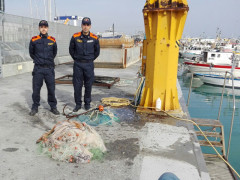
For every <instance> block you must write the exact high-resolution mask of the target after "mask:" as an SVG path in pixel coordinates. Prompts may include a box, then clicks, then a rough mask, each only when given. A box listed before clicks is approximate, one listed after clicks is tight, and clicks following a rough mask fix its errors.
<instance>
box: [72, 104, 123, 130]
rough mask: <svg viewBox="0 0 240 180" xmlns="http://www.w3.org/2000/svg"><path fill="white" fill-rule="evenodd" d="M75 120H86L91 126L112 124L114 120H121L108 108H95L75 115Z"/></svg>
mask: <svg viewBox="0 0 240 180" xmlns="http://www.w3.org/2000/svg"><path fill="white" fill-rule="evenodd" d="M75 120H77V121H81V122H82V123H83V122H85V123H87V124H88V125H90V126H99V125H111V124H112V123H114V122H120V120H119V118H118V117H117V116H115V115H114V113H112V112H111V111H110V109H109V108H106V109H105V110H104V111H101V112H100V111H99V110H94V111H92V112H89V113H87V114H83V115H79V116H77V117H75Z"/></svg>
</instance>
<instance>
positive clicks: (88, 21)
mask: <svg viewBox="0 0 240 180" xmlns="http://www.w3.org/2000/svg"><path fill="white" fill-rule="evenodd" d="M82 24H89V25H91V19H90V18H89V17H84V18H83V20H82Z"/></svg>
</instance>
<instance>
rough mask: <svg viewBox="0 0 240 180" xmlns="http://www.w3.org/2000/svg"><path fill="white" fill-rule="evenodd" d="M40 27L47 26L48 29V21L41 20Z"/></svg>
mask: <svg viewBox="0 0 240 180" xmlns="http://www.w3.org/2000/svg"><path fill="white" fill-rule="evenodd" d="M39 26H46V27H48V22H47V21H46V20H41V21H40V22H39Z"/></svg>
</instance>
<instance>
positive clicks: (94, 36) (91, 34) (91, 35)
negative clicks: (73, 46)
mask: <svg viewBox="0 0 240 180" xmlns="http://www.w3.org/2000/svg"><path fill="white" fill-rule="evenodd" d="M90 37H92V38H94V39H98V36H97V35H95V34H93V33H90Z"/></svg>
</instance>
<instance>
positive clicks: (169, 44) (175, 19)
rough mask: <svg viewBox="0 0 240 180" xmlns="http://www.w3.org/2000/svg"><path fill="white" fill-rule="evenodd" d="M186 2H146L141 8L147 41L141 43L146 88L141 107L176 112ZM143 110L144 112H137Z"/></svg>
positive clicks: (177, 0)
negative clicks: (180, 44) (159, 101)
mask: <svg viewBox="0 0 240 180" xmlns="http://www.w3.org/2000/svg"><path fill="white" fill-rule="evenodd" d="M188 10H189V7H188V4H187V0H147V1H146V3H145V6H144V9H143V16H144V24H145V33H146V40H144V42H143V59H142V73H143V74H144V75H145V87H144V90H143V95H142V98H141V103H140V106H144V107H145V108H147V107H155V106H156V100H157V99H158V98H160V99H161V102H162V103H161V110H164V111H169V110H179V109H180V105H179V101H178V92H177V87H176V84H177V68H178V54H179V46H178V45H179V44H178V40H180V39H181V37H182V33H183V29H184V25H185V21H186V18H187V14H188ZM138 111H144V109H140V108H139V109H138Z"/></svg>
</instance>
